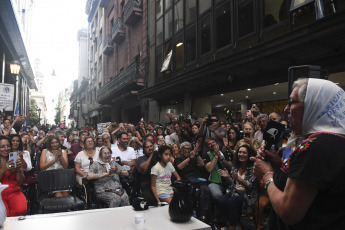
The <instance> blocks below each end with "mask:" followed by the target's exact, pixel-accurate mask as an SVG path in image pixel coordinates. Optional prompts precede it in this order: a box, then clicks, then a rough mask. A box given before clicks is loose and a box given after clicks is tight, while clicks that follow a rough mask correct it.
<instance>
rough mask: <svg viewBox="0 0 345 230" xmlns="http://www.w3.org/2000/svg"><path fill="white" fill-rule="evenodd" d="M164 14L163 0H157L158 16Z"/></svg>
mask: <svg viewBox="0 0 345 230" xmlns="http://www.w3.org/2000/svg"><path fill="white" fill-rule="evenodd" d="M162 15H163V0H156V18H160V17H161V16H162Z"/></svg>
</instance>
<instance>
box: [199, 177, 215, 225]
mask: <svg viewBox="0 0 345 230" xmlns="http://www.w3.org/2000/svg"><path fill="white" fill-rule="evenodd" d="M199 189H200V207H201V208H200V215H201V216H206V217H207V218H208V219H210V220H212V219H213V215H212V214H213V212H212V201H211V193H210V189H209V188H208V186H207V185H206V184H203V185H200V187H199Z"/></svg>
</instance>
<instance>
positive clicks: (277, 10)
mask: <svg viewBox="0 0 345 230" xmlns="http://www.w3.org/2000/svg"><path fill="white" fill-rule="evenodd" d="M287 2H288V1H285V0H265V1H264V2H263V4H264V6H263V9H264V13H263V17H264V18H263V20H262V21H263V27H264V28H267V27H270V26H273V25H275V24H277V23H279V22H282V21H286V20H287Z"/></svg>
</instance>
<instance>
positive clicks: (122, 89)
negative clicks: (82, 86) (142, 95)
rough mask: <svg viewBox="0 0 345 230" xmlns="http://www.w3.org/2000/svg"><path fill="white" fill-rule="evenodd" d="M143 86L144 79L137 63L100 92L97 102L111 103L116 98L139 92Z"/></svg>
mask: <svg viewBox="0 0 345 230" xmlns="http://www.w3.org/2000/svg"><path fill="white" fill-rule="evenodd" d="M143 86H144V84H143V77H142V76H141V75H139V63H138V62H137V61H135V62H133V63H132V64H130V65H129V66H128V67H127V68H126V69H125V70H123V71H122V72H121V73H119V74H118V75H117V76H115V78H113V79H112V80H110V81H109V82H108V83H107V84H105V85H104V86H103V87H102V88H100V89H99V90H98V92H97V101H98V102H99V103H106V102H108V103H109V102H111V100H112V99H114V97H117V96H119V95H121V94H124V93H128V92H131V91H138V90H140V89H142V88H143Z"/></svg>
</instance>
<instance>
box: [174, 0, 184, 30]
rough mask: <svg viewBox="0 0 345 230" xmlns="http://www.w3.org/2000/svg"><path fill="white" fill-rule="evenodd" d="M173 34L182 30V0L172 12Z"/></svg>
mask: <svg viewBox="0 0 345 230" xmlns="http://www.w3.org/2000/svg"><path fill="white" fill-rule="evenodd" d="M174 16H175V17H174V24H175V33H176V32H178V31H179V30H181V29H182V28H183V0H181V1H179V2H178V3H177V4H175V12H174Z"/></svg>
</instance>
